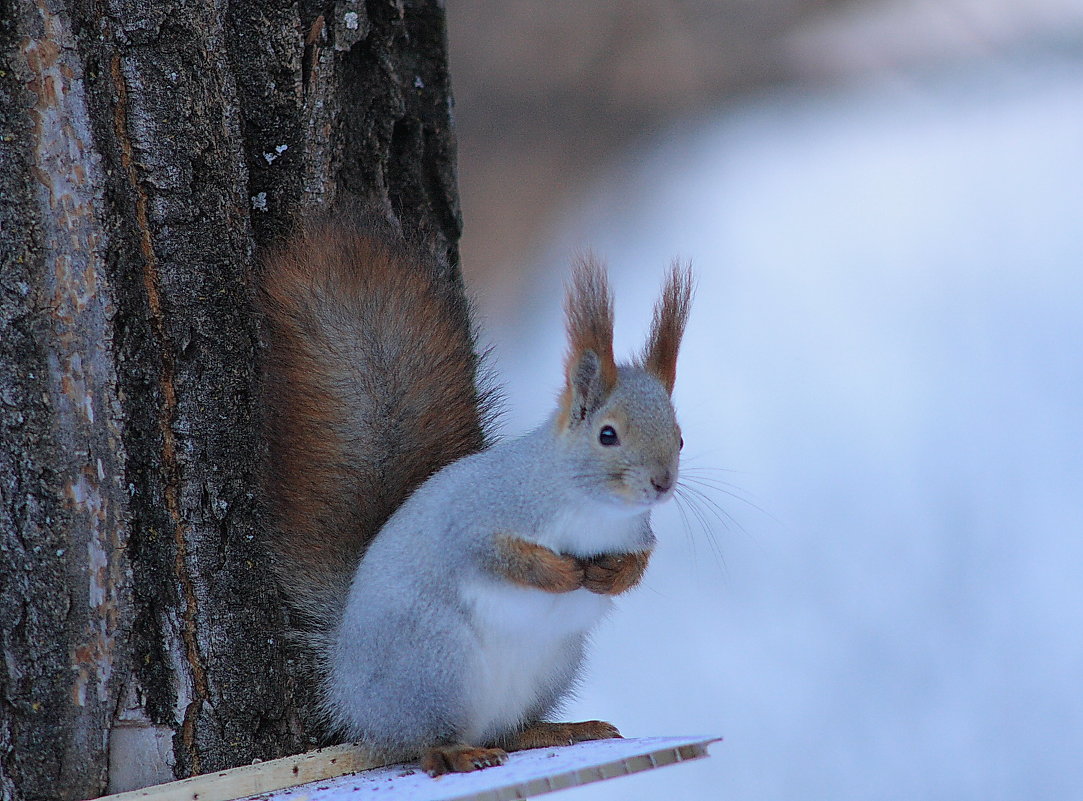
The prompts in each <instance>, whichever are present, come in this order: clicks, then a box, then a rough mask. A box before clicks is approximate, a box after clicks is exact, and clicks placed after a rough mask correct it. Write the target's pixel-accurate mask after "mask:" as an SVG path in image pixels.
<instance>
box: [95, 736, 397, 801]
mask: <svg viewBox="0 0 1083 801" xmlns="http://www.w3.org/2000/svg"><path fill="white" fill-rule="evenodd" d="M385 764H387V763H386V762H384V761H381V760H378V759H374V758H373V757H372V756H371V755H370V754H368V753H366V752H365V751H364V750H363V749H362V748H361V747H360V746H357V745H354V744H352V743H344V744H343V745H333V746H329V747H327V748H320V749H318V750H316V751H308V752H306V753H304V754H297V755H295V756H288V757H281V758H280V759H268V760H267V761H265V762H255V763H253V764H251V765H242V766H241V767H239V768H230V769H229V770H221V771H218V772H216V773H204V774H202V775H200V776H192V777H191V778H188V779H179V780H178V781H175V782H167V783H166V784H156V785H154V786H152V787H144V788H143V789H141V790H128V791H126V792H123V793H114V794H113V795H106V796H102V797H101V798H98V799H95V801H233V800H234V799H237V798H245V797H246V796H250V795H256V794H258V793H268V792H273V791H275V790H284V789H286V788H288V787H296V786H297V785H299V784H307V783H308V782H315V781H320V780H322V779H334V778H336V777H338V776H343V775H345V774H347V773H356V772H357V771H359V770H368V769H369V768H379V767H383V766H384V765H385Z"/></svg>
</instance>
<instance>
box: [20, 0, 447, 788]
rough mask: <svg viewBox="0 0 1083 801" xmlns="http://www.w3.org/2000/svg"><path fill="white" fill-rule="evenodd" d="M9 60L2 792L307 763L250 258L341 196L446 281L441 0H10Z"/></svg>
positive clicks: (308, 737)
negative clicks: (275, 557)
mask: <svg viewBox="0 0 1083 801" xmlns="http://www.w3.org/2000/svg"><path fill="white" fill-rule="evenodd" d="M0 58H2V62H0V257H2V268H3V271H2V273H0V557H2V558H0V657H2V659H0V798H3V799H75V798H91V797H95V796H97V795H100V794H102V793H105V792H115V791H120V790H125V789H131V788H133V787H137V786H144V785H146V784H152V783H155V782H159V781H167V780H170V779H173V778H179V777H184V776H188V775H191V774H194V773H199V772H206V771H212V770H218V769H222V768H226V767H231V766H235V765H240V764H245V763H249V762H251V761H252V760H253V759H256V758H260V759H267V758H271V757H275V756H281V755H284V754H287V753H293V752H297V751H300V750H304V749H306V748H308V747H310V746H311V745H312V744H313V742H314V738H315V736H316V734H315V731H316V730H315V728H314V727H313V726H312V723H311V719H310V714H309V713H308V712H307V706H306V704H305V699H306V692H305V687H304V680H303V671H302V670H301V669H299V667H298V665H297V664H296V660H295V659H294V658H293V656H292V655H291V651H290V648H289V644H288V641H287V640H288V637H287V636H286V635H287V621H286V616H285V613H284V610H283V607H282V604H281V601H280V599H279V598H278V596H277V593H276V590H275V588H274V587H273V586H272V585H271V583H270V581H269V572H268V569H267V567H266V564H265V557H264V553H263V551H262V545H263V542H262V537H263V532H264V529H265V525H264V519H265V512H264V509H263V505H262V503H261V498H260V474H261V469H262V465H263V462H264V443H263V439H262V436H261V434H260V404H259V380H258V367H257V362H258V350H259V333H260V329H259V326H260V324H259V320H258V319H257V317H256V315H255V313H254V311H253V303H252V298H253V292H254V284H255V281H256V279H257V277H258V272H259V267H258V258H257V254H258V250H259V248H260V247H261V246H263V245H266V244H268V243H269V242H270V241H271V240H273V239H274V238H276V237H278V236H281V235H282V234H284V233H285V232H286V231H287V230H288V228H289V226H290V223H291V221H292V220H294V219H296V218H297V216H298V215H299V214H303V213H304V212H306V211H309V210H313V209H318V208H323V207H326V206H327V205H328V204H330V203H331V202H333V201H335V200H336V199H338V200H343V199H356V200H357V202H359V203H363V204H365V205H368V206H372V207H377V208H380V209H382V210H384V211H385V213H387V214H389V215H390V216H392V217H394V218H395V219H397V220H398V222H399V223H400V224H401V225H402V227H403V228H404V229H407V230H420V231H423V232H425V234H426V236H427V237H428V238H429V240H430V243H431V244H432V245H433V247H434V249H435V250H436V251H438V252H439V253H440V254H441V255H442V256H443V258H444V259H445V260H446V266H447V272H446V274H447V278H448V280H449V281H451V282H453V283H455V284H456V285H458V283H459V280H460V279H459V273H458V251H457V242H458V237H459V232H460V219H459V212H458V201H457V196H456V188H455V175H454V139H453V134H452V130H451V122H450V104H451V99H450V92H449V88H448V76H447V58H446V41H445V30H444V14H443V10H442V8H441V4H440V3H438V2H436V0H428V1H426V0H408V1H407V2H394V1H392V0H382V1H379V0H370V1H369V2H364V3H363V2H360V0H338V1H337V2H333V1H332V0H322V1H321V2H315V1H313V0H302V1H301V2H285V1H284V0H234V2H232V3H229V4H224V3H220V2H212V0H188V2H182V1H181V0H172V2H159V3H153V4H148V3H146V2H145V0H138V1H137V0H67V2H64V0H0Z"/></svg>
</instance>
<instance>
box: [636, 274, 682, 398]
mask: <svg viewBox="0 0 1083 801" xmlns="http://www.w3.org/2000/svg"><path fill="white" fill-rule="evenodd" d="M692 287H693V280H692V268H691V267H690V266H685V267H682V266H681V264H680V262H674V263H673V266H672V267H670V269H669V275H668V276H667V277H666V285H665V288H664V289H663V290H662V297H661V298H660V299H659V300H658V303H657V304H656V305H655V307H654V320H653V321H652V322H651V333H650V336H649V337H648V338H647V345H646V347H644V349H643V356H642V357H641V359H640V366H641V367H642V368H643V369H644V370H646V371H647V372H648V373H650V374H651V375H653V376H654V377H655V378H657V379H658V380H659V381H661V382H662V385H663V386H664V387H665V388H666V392H668V393H670V394H671V395H672V394H673V384H674V383H675V382H676V380H677V351H678V350H680V347H681V337H682V336H684V327H685V324H686V323H687V322H688V312H689V309H690V308H691V307H692Z"/></svg>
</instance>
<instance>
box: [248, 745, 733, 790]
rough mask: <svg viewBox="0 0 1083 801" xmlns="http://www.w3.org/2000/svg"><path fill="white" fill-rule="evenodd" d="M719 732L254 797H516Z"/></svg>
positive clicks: (369, 774) (371, 775) (409, 768)
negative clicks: (464, 770)
mask: <svg viewBox="0 0 1083 801" xmlns="http://www.w3.org/2000/svg"><path fill="white" fill-rule="evenodd" d="M717 739H718V738H716V737H651V738H643V739H634V740H633V739H625V740H598V741H595V742H589V743H579V744H577V745H572V746H565V747H563V748H537V749H534V750H532V751H520V752H518V753H514V754H511V755H510V756H509V758H508V763H507V764H506V765H503V766H501V767H498V768H487V769H485V770H480V771H477V772H475V773H450V774H447V775H446V776H441V777H440V778H438V779H432V778H430V777H429V776H428V775H426V774H425V773H424V772H423V771H422V770H421V769H420V768H418V766H417V765H391V766H388V767H385V768H377V769H375V770H368V771H364V772H363V773H356V774H352V775H345V776H340V777H339V778H336V779H330V780H327V781H320V782H312V783H309V784H304V785H301V786H299V787H294V788H291V789H289V790H280V791H278V792H274V793H267V794H263V795H260V796H257V797H255V798H253V799H251V800H250V801H515V800H516V799H523V798H530V797H532V796H537V795H543V794H544V793H550V792H553V791H554V790H563V789H566V788H568V787H578V786H580V785H583V784H590V783H591V782H597V781H602V780H604V779H613V778H616V777H619V776H627V775H629V774H632V773H638V772H640V771H644V770H650V769H652V768H660V767H664V766H666V765H675V764H678V763H680V762H687V761H689V760H693V759H699V758H701V757H705V756H707V755H708V754H707V746H708V745H709V744H710V743H712V742H715V741H716V740H717Z"/></svg>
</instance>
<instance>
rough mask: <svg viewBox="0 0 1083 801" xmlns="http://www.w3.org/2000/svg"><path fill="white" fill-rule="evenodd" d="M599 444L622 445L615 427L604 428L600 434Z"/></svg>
mask: <svg viewBox="0 0 1083 801" xmlns="http://www.w3.org/2000/svg"><path fill="white" fill-rule="evenodd" d="M598 442H600V443H602V444H603V445H606V446H610V445H620V437H618V436H617V431H616V429H614V428H613V426H602V430H601V431H599V432H598Z"/></svg>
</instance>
